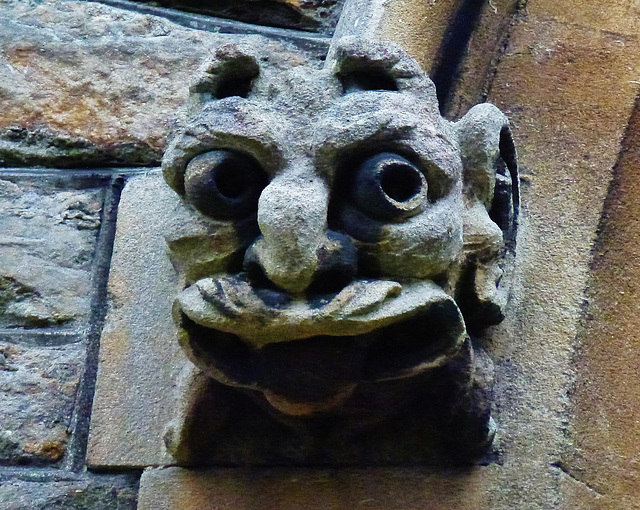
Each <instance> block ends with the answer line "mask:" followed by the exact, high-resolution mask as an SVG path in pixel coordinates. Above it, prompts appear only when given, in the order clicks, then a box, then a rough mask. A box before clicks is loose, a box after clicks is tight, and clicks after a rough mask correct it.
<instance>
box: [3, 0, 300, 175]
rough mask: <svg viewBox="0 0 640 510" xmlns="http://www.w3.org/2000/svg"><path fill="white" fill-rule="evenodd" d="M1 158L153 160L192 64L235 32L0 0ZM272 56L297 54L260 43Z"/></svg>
mask: <svg viewBox="0 0 640 510" xmlns="http://www.w3.org/2000/svg"><path fill="white" fill-rule="evenodd" d="M0 25H1V26H2V31H0V50H1V55H0V67H1V68H2V69H3V72H2V73H1V74H0V110H1V111H2V117H1V118H0V164H2V165H4V166H7V165H19V166H22V165H46V166H69V165H73V166H78V165H88V166H91V165H92V164H96V163H99V164H101V165H104V164H119V165H122V164H128V165H149V164H153V163H155V162H159V160H160V157H161V156H162V153H163V151H164V146H165V143H166V137H167V134H168V132H169V131H170V129H171V125H172V122H173V121H174V120H175V117H176V111H177V110H178V109H179V107H180V106H182V104H183V103H184V102H185V100H186V99H187V92H188V87H189V85H190V83H191V80H192V78H193V76H194V73H195V71H196V70H197V69H198V67H199V66H200V64H201V63H202V62H203V61H204V60H206V59H207V58H209V57H210V56H211V53H212V52H214V51H215V49H216V48H217V47H219V46H220V45H222V44H225V43H227V42H229V38H234V37H237V36H229V35H226V36H225V35H219V34H213V33H210V32H203V31H199V30H190V29H187V28H184V27H181V26H179V25H176V24H174V23H172V22H170V21H168V20H166V19H164V18H161V17H157V16H150V15H142V14H137V13H133V12H130V11H127V10H122V9H117V8H114V7H110V6H106V5H103V4H100V3H96V2H74V1H67V0H48V1H46V2H38V3H37V4H32V3H30V2H3V3H2V4H0ZM263 46H264V47H265V48H272V49H273V55H272V59H273V60H274V61H277V60H284V61H288V62H289V63H290V64H291V65H295V62H296V61H298V62H299V61H300V60H304V57H303V56H301V54H300V52H299V51H293V49H292V46H291V45H288V44H284V43H279V42H277V41H274V40H265V41H264V45H263Z"/></svg>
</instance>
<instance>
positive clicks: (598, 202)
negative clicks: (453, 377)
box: [490, 1, 638, 508]
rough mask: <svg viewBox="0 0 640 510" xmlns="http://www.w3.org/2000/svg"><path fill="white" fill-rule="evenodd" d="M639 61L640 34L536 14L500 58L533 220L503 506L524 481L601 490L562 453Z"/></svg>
mask: <svg viewBox="0 0 640 510" xmlns="http://www.w3.org/2000/svg"><path fill="white" fill-rule="evenodd" d="M533 3H534V2H533V1H532V2H530V5H533ZM637 65H638V46H637V41H636V40H635V39H632V38H627V37H624V36H619V35H616V34H611V33H606V32H598V31H594V30H593V29H591V28H588V27H586V28H585V27H580V26H571V25H564V24H558V23H552V22H542V21H536V20H534V19H529V20H528V21H527V22H525V23H521V24H519V25H517V26H516V27H515V30H514V32H513V33H512V34H511V38H510V42H509V46H508V47H507V50H506V52H505V54H504V56H503V58H502V61H501V63H500V65H499V66H498V70H497V75H496V78H495V81H494V84H493V88H492V90H491V94H490V100H492V101H494V102H495V103H496V104H497V105H498V106H500V107H502V108H503V109H504V110H505V111H507V112H509V114H510V117H511V119H513V125H514V132H515V137H516V140H517V141H518V144H519V145H518V146H519V148H520V151H519V156H520V162H521V168H522V175H523V181H524V185H523V199H522V203H523V207H524V210H523V216H524V218H525V221H524V223H523V225H522V229H521V231H520V233H521V237H520V239H519V243H520V244H519V250H520V253H519V254H520V256H521V258H520V261H521V263H522V265H521V270H522V273H521V278H522V279H521V288H520V292H518V293H517V295H518V298H517V299H516V300H515V301H514V302H513V303H512V305H513V310H515V313H514V315H513V318H511V316H509V315H508V319H507V324H505V327H507V328H508V329H509V330H510V331H511V332H512V334H513V335H514V341H513V342H511V343H509V342H506V341H503V342H501V343H496V348H495V349H492V351H491V352H492V355H493V356H495V360H496V363H497V370H498V371H499V373H501V374H502V376H501V377H499V379H498V384H497V395H498V401H497V406H498V409H501V410H502V412H500V413H498V415H497V420H498V421H499V422H500V423H501V427H502V430H503V433H504V443H503V445H504V452H505V454H504V468H503V470H504V471H503V473H502V476H501V478H500V481H499V482H498V483H497V485H496V488H495V489H494V491H495V492H494V493H495V494H496V496H497V503H495V508H509V507H511V506H512V505H513V503H512V502H510V498H511V497H513V496H512V494H511V493H510V491H509V490H507V489H506V488H505V487H507V486H511V487H514V486H515V487H518V489H519V491H520V492H521V496H520V499H519V505H521V506H523V507H526V508H557V507H558V506H561V507H566V508H576V507H574V506H572V505H573V504H574V502H576V501H581V503H580V505H585V506H584V508H593V507H594V506H591V505H596V502H597V501H598V495H597V494H596V493H595V492H594V491H592V490H591V489H590V488H589V487H588V485H585V484H582V483H580V481H579V480H576V479H573V478H571V476H569V475H568V474H567V472H566V468H565V471H563V470H562V469H561V468H562V467H564V466H562V462H561V461H560V458H561V455H562V453H563V452H564V451H565V448H569V447H570V445H569V444H568V443H567V437H566V431H567V426H568V425H569V422H570V420H571V419H572V418H571V412H570V402H569V398H568V397H569V390H570V388H571V384H572V380H573V376H574V371H573V366H572V361H573V353H574V348H575V342H576V340H575V339H576V336H577V335H578V332H579V327H580V323H581V317H582V306H583V304H584V298H583V296H584V289H585V288H586V285H587V278H588V271H589V261H590V253H591V248H592V246H593V242H594V239H595V235H596V230H597V227H598V224H599V218H600V214H601V211H602V203H603V201H604V197H605V196H606V193H607V189H608V183H609V181H610V178H611V175H612V168H613V166H614V164H615V162H616V159H617V154H618V151H619V148H620V141H621V139H622V136H623V133H624V129H625V126H626V123H627V119H628V117H629V114H630V112H631V109H632V106H633V103H634V98H635V95H636V92H637V85H635V84H633V83H630V82H632V81H633V80H634V78H635V76H636V75H637ZM603 69H606V70H607V72H603ZM541 268H544V269H541ZM576 505H577V503H576ZM492 508H494V507H492ZM577 508H582V506H577ZM619 508H624V507H619Z"/></svg>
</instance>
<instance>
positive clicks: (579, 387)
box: [565, 103, 640, 509]
mask: <svg viewBox="0 0 640 510" xmlns="http://www.w3.org/2000/svg"><path fill="white" fill-rule="evenodd" d="M639 147H640V110H639V109H638V105H637V103H636V108H635V111H634V113H633V115H632V117H631V122H630V124H629V128H628V130H627V135H626V138H625V141H624V143H623V151H622V153H621V156H620V159H619V161H618V164H617V167H616V174H615V177H614V181H613V185H612V187H611V192H610V194H609V196H608V199H607V202H606V203H605V214H604V220H603V222H602V224H601V234H600V237H599V239H598V243H597V244H596V247H595V250H594V259H593V264H592V269H593V273H592V277H591V280H590V284H589V291H588V298H589V303H588V307H587V308H586V311H587V315H586V322H585V328H584V330H583V331H582V332H581V334H580V340H581V349H580V357H579V359H578V363H577V366H578V378H577V384H576V391H575V403H576V414H575V422H574V424H573V428H572V432H573V434H572V439H573V442H574V444H575V449H574V450H572V451H571V452H570V453H569V454H568V455H567V456H566V458H565V465H566V469H567V470H568V471H569V472H570V473H571V474H572V475H573V476H574V477H575V478H576V479H578V480H580V481H581V482H582V483H584V484H587V485H588V486H590V487H592V488H593V490H594V491H597V492H598V493H600V494H601V495H602V498H603V499H604V500H605V501H606V502H608V504H609V505H610V508H625V509H626V508H639V507H640V499H639V498H638V494H639V493H640V480H639V478H638V474H639V471H640V466H639V465H638V458H640V422H639V421H638V417H639V416H640V399H639V398H638V395H639V394H640V382H639V380H638V376H637V367H638V362H639V361H640V357H639V355H638V342H639V340H640V336H639V333H638V331H640V330H639V326H640V322H639V321H638V316H637V310H638V306H640V259H639V258H638V251H639V250H640V225H639V224H638V218H639V215H638V213H639V211H638V205H639V204H640V183H639V181H638V176H637V169H638V165H639V164H640V150H639V149H638V148H639ZM623 502H624V503H623ZM616 504H617V505H619V506H616Z"/></svg>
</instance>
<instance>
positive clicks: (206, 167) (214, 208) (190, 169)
mask: <svg viewBox="0 0 640 510" xmlns="http://www.w3.org/2000/svg"><path fill="white" fill-rule="evenodd" d="M267 181H268V179H267V175H266V173H265V171H264V170H263V169H262V167H261V166H260V165H259V164H258V162H257V161H256V160H254V159H253V158H252V157H250V156H248V155H245V154H241V153H238V152H233V151H228V150H215V151H210V152H206V153H204V154H200V155H199V156H196V157H195V158H193V159H192V160H191V161H190V162H189V164H188V165H187V169H186V171H185V176H184V188H185V193H186V197H187V199H188V200H189V202H191V203H192V204H193V205H194V206H195V207H196V208H197V209H198V210H200V211H201V212H202V213H204V214H206V215H208V216H212V217H214V218H218V219H238V218H244V217H246V216H248V215H249V214H251V213H252V212H254V211H256V210H257V209H258V199H259V198H260V193H262V190H263V189H264V187H265V186H266V185H267Z"/></svg>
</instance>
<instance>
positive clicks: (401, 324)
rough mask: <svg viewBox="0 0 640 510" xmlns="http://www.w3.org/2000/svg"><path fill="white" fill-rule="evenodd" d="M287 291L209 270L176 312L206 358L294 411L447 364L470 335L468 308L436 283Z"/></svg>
mask: <svg viewBox="0 0 640 510" xmlns="http://www.w3.org/2000/svg"><path fill="white" fill-rule="evenodd" d="M269 292H270V293H271V292H274V291H269ZM281 298H282V296H279V297H278V296H273V295H268V296H265V295H264V294H261V292H260V291H257V290H256V289H253V288H252V287H251V286H250V284H249V283H248V282H247V281H246V280H244V279H243V278H242V277H241V276H224V277H221V278H218V279H210V278H207V279H205V280H201V281H199V282H197V283H196V284H194V285H192V286H191V287H188V288H187V289H185V291H183V293H182V294H181V295H180V297H179V298H178V299H177V300H176V303H175V313H176V320H177V322H178V324H179V326H180V328H179V329H180V333H179V338H180V342H181V344H182V347H183V348H184V349H185V351H186V352H187V354H188V356H189V357H190V359H191V360H192V361H193V362H194V363H195V364H196V365H198V366H199V367H200V368H201V369H203V370H204V371H205V372H206V373H207V374H208V375H210V376H211V377H213V378H214V379H216V380H218V381H219V382H221V383H223V384H227V385H231V386H239V387H243V388H249V389H254V390H259V391H261V392H263V393H264V394H265V396H266V397H267V400H268V401H269V402H270V403H271V404H272V405H273V406H274V407H276V408H278V409H280V410H281V411H283V412H285V413H286V414H310V413H312V412H317V411H322V410H326V409H328V408H333V407H336V406H339V405H340V404H341V403H342V402H343V401H344V400H345V399H347V398H348V397H349V395H350V394H351V392H352V390H353V389H354V388H355V387H356V386H357V385H358V384H361V383H372V382H380V381H389V380H395V379H402V378H408V377H412V376H416V375H419V374H421V373H424V372H425V371H427V370H430V369H433V368H436V367H439V366H442V365H443V364H444V363H445V362H446V361H448V360H449V359H451V357H452V356H454V355H455V354H456V353H457V352H458V350H459V348H460V346H461V345H462V343H463V342H464V340H465V338H466V331H465V326H464V321H463V319H462V315H461V313H460V310H459V309H458V307H457V305H456V304H455V302H454V301H453V299H452V298H451V297H450V296H448V295H447V294H446V293H445V292H444V291H443V290H442V289H441V288H440V287H438V286H437V285H436V284H434V283H433V282H413V283H409V284H405V285H400V284H399V283H397V282H391V281H380V280H359V281H356V282H353V283H352V284H350V285H349V286H347V287H346V288H345V289H343V290H342V291H341V292H340V293H338V294H337V295H335V296H325V297H324V298H323V299H320V300H318V301H311V302H310V301H301V300H299V301H287V300H284V299H281Z"/></svg>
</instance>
